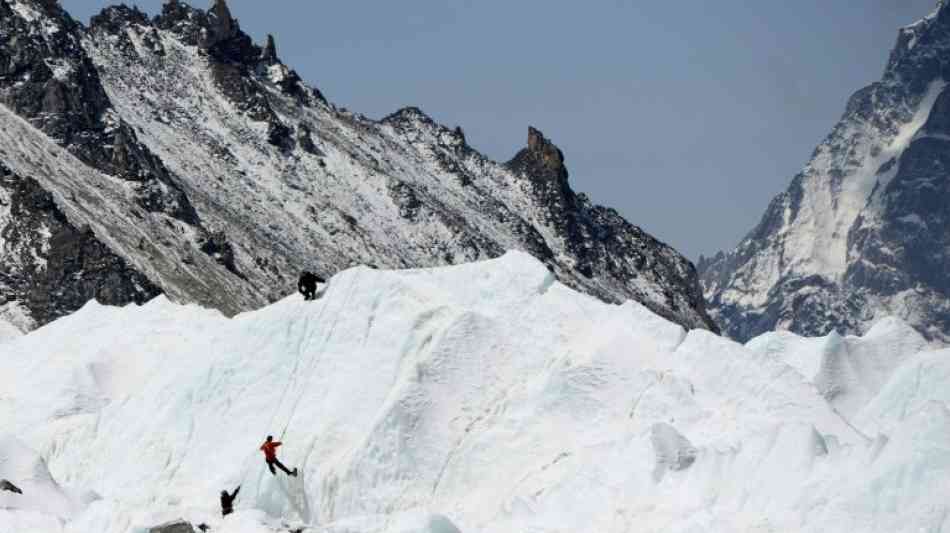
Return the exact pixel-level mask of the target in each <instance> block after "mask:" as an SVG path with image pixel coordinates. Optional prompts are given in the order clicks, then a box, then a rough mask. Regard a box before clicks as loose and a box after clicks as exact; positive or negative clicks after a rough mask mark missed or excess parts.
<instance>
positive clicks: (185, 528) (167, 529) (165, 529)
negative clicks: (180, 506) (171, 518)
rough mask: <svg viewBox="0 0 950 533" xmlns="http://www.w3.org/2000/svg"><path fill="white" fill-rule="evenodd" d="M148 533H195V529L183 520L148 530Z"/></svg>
mask: <svg viewBox="0 0 950 533" xmlns="http://www.w3.org/2000/svg"><path fill="white" fill-rule="evenodd" d="M148 533H195V528H194V526H192V525H191V524H189V523H188V522H185V521H184V520H178V521H175V522H169V523H168V524H163V525H160V526H155V527H153V528H149V530H148Z"/></svg>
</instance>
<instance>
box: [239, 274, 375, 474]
mask: <svg viewBox="0 0 950 533" xmlns="http://www.w3.org/2000/svg"><path fill="white" fill-rule="evenodd" d="M357 278H358V273H354V275H353V278H352V279H351V281H350V284H349V286H348V288H347V290H346V293H345V295H344V298H343V301H342V305H341V307H340V308H339V309H338V310H337V311H336V313H335V317H334V319H333V323H332V324H331V325H330V329H329V330H328V332H327V335H326V336H325V337H324V339H323V342H322V343H321V345H320V348H319V349H318V350H316V351H315V352H314V354H313V356H311V359H310V362H309V364H308V365H307V366H306V370H304V371H303V372H301V371H300V370H301V366H300V363H301V361H302V360H303V344H304V342H305V339H308V338H310V335H309V331H310V328H311V324H314V323H316V324H322V323H323V322H322V318H323V316H324V314H326V310H327V308H328V307H329V305H330V298H329V297H328V293H329V287H328V288H327V290H326V291H325V293H324V297H323V300H324V302H323V305H322V306H321V307H320V312H319V313H318V314H317V317H316V319H315V320H312V321H311V320H307V321H306V322H305V324H306V328H305V331H304V332H302V334H301V338H300V342H299V343H298V347H297V357H296V359H295V361H294V366H293V369H292V370H291V373H290V377H289V379H288V380H287V384H286V385H285V386H284V390H283V391H282V392H281V395H280V401H279V402H278V403H277V405H276V406H275V407H274V411H273V413H272V414H271V417H270V420H269V421H268V423H267V427H268V428H271V427H273V425H274V422H275V421H276V420H277V416H278V414H280V412H281V407H283V405H284V401H285V400H286V399H287V398H288V397H289V396H288V393H289V392H290V390H291V389H292V388H293V386H294V385H295V384H296V383H297V382H298V381H299V377H298V376H299V375H300V374H305V375H307V376H309V375H310V373H311V372H312V371H313V369H314V367H315V365H316V363H317V361H319V359H320V357H322V353H323V351H324V350H325V349H326V347H327V345H328V344H329V341H330V339H331V338H332V337H333V331H334V330H335V329H336V326H337V324H338V323H339V321H340V315H341V314H342V311H343V310H344V309H345V308H346V306H347V305H348V304H349V300H350V297H351V296H352V294H353V290H354V289H355V287H356V281H357ZM289 329H290V328H288V330H289ZM307 382H309V379H308V380H307ZM304 392H305V391H302V392H301V394H300V395H299V396H298V397H297V399H296V400H295V401H294V403H293V406H292V407H291V409H290V416H289V417H288V419H287V423H286V424H285V425H284V428H283V430H281V433H280V437H279V439H278V440H280V439H283V437H284V435H285V434H286V433H287V429H288V428H289V427H290V423H291V421H292V420H293V417H294V413H295V412H296V410H297V407H298V406H299V405H300V400H301V399H302V398H303V396H304ZM256 453H257V452H256V451H255V452H253V454H256ZM253 465H254V462H253V461H252V462H249V463H247V464H246V466H245V467H244V472H243V473H242V475H241V482H240V483H241V484H242V485H243V484H244V482H245V480H246V479H247V476H248V474H249V473H250V470H251V468H252V467H253ZM258 485H260V478H258Z"/></svg>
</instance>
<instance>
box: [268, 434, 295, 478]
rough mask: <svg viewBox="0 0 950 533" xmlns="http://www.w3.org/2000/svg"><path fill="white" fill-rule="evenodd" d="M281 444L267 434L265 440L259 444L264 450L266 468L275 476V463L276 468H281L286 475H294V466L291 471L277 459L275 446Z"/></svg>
mask: <svg viewBox="0 0 950 533" xmlns="http://www.w3.org/2000/svg"><path fill="white" fill-rule="evenodd" d="M281 444H283V443H281V442H279V441H275V440H274V437H273V436H272V435H268V436H267V440H266V441H264V444H262V445H261V451H262V452H264V460H265V461H267V468H269V469H270V473H271V474H273V475H275V476H276V475H277V470H274V466H275V465H276V466H277V468H280V469H281V470H283V471H284V473H285V474H287V475H288V476H296V475H297V469H296V468H294V470H293V471H292V472H291V471H290V470H287V467H286V466H284V465H283V464H282V463H281V462H280V461H279V460H278V459H277V447H278V446H280V445H281Z"/></svg>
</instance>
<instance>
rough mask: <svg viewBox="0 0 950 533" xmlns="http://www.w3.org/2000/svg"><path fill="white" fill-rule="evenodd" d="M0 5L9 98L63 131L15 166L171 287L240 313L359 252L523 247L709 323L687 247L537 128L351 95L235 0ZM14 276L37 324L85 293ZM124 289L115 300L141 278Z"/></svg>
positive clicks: (407, 262) (17, 299)
mask: <svg viewBox="0 0 950 533" xmlns="http://www.w3.org/2000/svg"><path fill="white" fill-rule="evenodd" d="M0 24H2V25H4V27H3V28H0V29H3V30H5V31H4V35H7V39H6V41H4V42H0V56H3V57H0V59H5V58H6V59H8V61H7V64H8V65H10V66H9V67H8V68H6V69H5V70H3V71H0V101H2V103H3V104H4V105H7V106H9V107H10V109H11V110H12V111H14V112H15V113H16V114H17V115H19V116H20V117H22V118H25V119H27V120H28V121H30V123H31V124H32V125H33V126H34V127H36V128H37V129H38V130H39V131H42V132H43V133H44V134H45V135H46V136H48V137H49V138H51V140H52V141H54V142H55V144H58V145H59V146H60V147H64V148H66V151H65V153H62V152H60V151H58V150H56V149H54V148H52V147H46V148H42V149H40V150H39V151H36V150H33V149H28V148H25V147H23V146H20V145H22V139H31V140H30V142H31V143H33V144H34V145H36V146H40V145H45V144H46V142H47V141H45V140H43V139H39V138H36V137H35V136H34V135H32V134H31V133H30V132H24V133H23V135H22V139H19V138H10V139H8V141H7V145H8V147H9V148H10V149H11V150H10V151H11V152H22V153H30V154H33V155H32V156H31V157H29V158H23V157H15V155H16V154H10V155H8V156H7V157H6V159H8V160H9V161H10V162H9V163H8V165H7V166H9V167H11V168H12V169H13V170H14V171H15V175H17V176H19V177H21V178H35V179H36V180H37V182H38V183H39V184H40V186H41V187H43V188H44V189H46V190H47V191H48V192H49V193H50V194H51V195H52V197H53V198H54V199H55V201H56V202H57V203H58V204H61V207H62V211H63V212H64V213H66V216H67V218H69V216H70V214H72V213H77V212H82V211H84V210H85V211H88V214H87V215H85V218H84V219H83V220H81V221H78V222H77V223H76V225H77V226H82V225H83V224H87V225H89V226H90V227H91V228H92V229H93V232H94V234H95V235H96V236H97V238H98V239H99V240H100V241H101V242H104V243H106V244H107V248H108V249H109V250H111V251H112V252H114V253H115V254H116V255H117V257H119V258H121V259H123V260H124V261H125V262H126V263H127V264H128V265H130V268H132V269H133V270H135V271H137V272H139V273H140V274H142V275H143V276H144V278H145V279H147V280H149V281H150V283H151V284H152V285H154V286H155V287H157V288H158V289H159V290H160V292H163V293H165V294H168V295H169V296H170V297H171V298H173V299H175V300H178V301H183V302H197V303H201V304H202V305H207V306H210V307H215V308H218V309H220V310H222V311H224V312H226V313H228V314H234V313H237V312H240V311H243V310H247V309H251V308H254V307H259V306H261V305H263V304H265V303H268V302H272V301H275V300H277V299H278V298H279V297H281V296H282V295H283V294H286V292H288V291H289V290H292V289H291V287H293V286H294V283H295V281H296V275H297V274H298V273H299V272H300V271H301V270H304V269H308V270H313V271H316V272H317V273H319V274H322V275H324V276H328V275H331V274H333V273H334V272H336V271H339V270H341V269H343V268H346V267H348V266H350V265H352V264H354V263H365V264H369V265H375V266H379V267H395V268H405V267H420V266H437V265H442V264H454V263H459V262H467V261H473V260H478V259H486V258H490V257H497V256H499V255H501V254H502V253H503V252H504V251H505V250H508V249H523V250H525V251H528V252H529V253H531V254H532V255H534V256H535V257H538V258H540V259H541V260H542V261H544V262H545V263H546V264H547V265H548V266H549V268H551V270H552V272H554V274H555V275H556V276H557V277H558V279H560V280H562V281H564V282H565V283H567V284H569V285H571V286H572V287H575V288H578V289H580V290H582V291H584V292H588V293H590V294H592V295H594V296H597V297H598V298H601V299H603V300H605V301H611V302H621V301H623V300H626V299H634V300H637V301H640V302H642V303H643V304H644V305H646V306H648V307H650V308H651V309H653V310H654V311H655V312H657V313H659V314H661V315H663V316H665V317H668V318H670V319H672V320H675V321H677V322H679V323H681V324H683V325H685V326H687V327H703V328H709V329H713V330H716V326H715V324H714V323H713V322H712V321H711V319H710V318H709V317H708V315H707V314H706V312H705V308H704V305H705V304H704V302H703V299H702V294H701V290H700V288H699V283H698V278H697V276H696V272H695V268H694V267H693V265H692V264H691V263H690V262H689V261H687V260H686V259H685V258H683V257H682V256H681V255H680V254H678V253H677V252H676V251H675V250H673V249H672V248H670V247H669V246H667V245H665V244H663V243H661V242H660V241H658V240H656V239H654V238H653V237H652V236H650V235H648V234H646V233H645V232H643V231H642V230H641V229H640V228H638V227H636V226H634V225H632V224H630V223H628V222H627V221H625V220H624V219H623V218H622V217H620V216H619V214H617V212H616V211H614V210H612V209H608V208H603V207H600V206H595V205H593V204H592V203H591V202H590V200H589V199H588V198H587V197H586V196H585V195H583V194H579V193H575V192H574V191H573V189H572V188H571V187H570V183H569V181H568V172H567V168H566V166H565V165H564V156H563V153H562V152H561V151H560V149H558V148H557V147H556V146H555V145H554V144H553V143H552V142H551V141H549V140H548V139H546V138H545V137H544V136H543V134H542V133H541V132H539V131H538V130H535V129H534V128H530V129H529V135H528V141H527V146H526V147H525V148H524V149H522V150H521V151H519V152H518V153H517V154H516V155H515V157H514V158H513V159H512V160H511V161H509V162H507V163H500V162H495V161H492V160H491V159H489V158H486V157H485V156H483V155H482V154H480V153H479V152H477V151H476V150H475V149H473V148H471V147H470V146H468V144H467V143H466V141H465V137H464V133H463V132H462V130H461V128H455V129H450V128H447V127H445V126H442V125H439V124H437V123H436V122H435V121H433V120H432V119H431V118H429V117H428V116H426V115H425V114H424V113H423V112H422V111H421V110H419V109H418V108H404V109H402V110H399V111H396V112H395V113H393V114H392V115H390V116H388V117H386V118H384V119H382V120H379V121H374V120H369V119H366V118H365V117H363V116H362V115H358V114H354V113H351V112H348V111H345V110H342V109H339V108H337V107H336V106H334V105H333V104H332V103H330V102H328V101H327V100H326V99H325V98H324V96H323V95H322V94H321V93H320V91H319V90H318V89H316V88H313V87H310V86H308V85H307V84H306V83H305V82H304V81H303V80H301V78H300V76H299V75H297V74H296V72H295V71H293V69H291V68H290V67H288V66H286V65H284V64H283V63H282V62H281V61H280V59H279V56H278V54H277V43H276V41H275V39H274V38H273V37H272V36H270V37H269V38H268V39H267V42H266V43H265V44H264V46H259V45H257V44H255V43H254V42H253V41H252V40H251V38H250V37H249V36H247V34H245V33H244V32H243V31H242V30H241V29H240V24H239V23H238V22H237V20H236V19H235V18H234V17H233V16H232V14H231V12H230V10H229V9H228V6H227V3H226V2H224V1H216V2H215V3H214V4H213V5H212V7H211V9H210V10H208V11H203V10H200V9H196V8H193V7H190V6H188V5H187V4H185V3H183V2H180V1H177V0H171V1H169V2H167V3H165V4H164V6H163V8H162V11H161V13H160V14H158V15H155V16H154V17H151V18H149V17H148V16H147V15H146V14H145V13H143V12H141V11H139V10H138V9H136V8H134V7H127V6H112V7H108V8H105V9H104V10H103V11H102V12H101V13H100V14H98V15H96V16H94V17H92V18H91V19H90V23H89V25H88V27H86V26H83V25H81V24H78V23H76V22H74V21H72V19H71V18H70V17H69V15H68V14H67V13H66V12H65V11H63V10H62V9H61V8H60V7H59V6H58V4H56V3H55V2H52V3H42V2H39V1H38V0H3V1H2V2H0ZM51 65H52V66H51ZM7 118H8V119H9V117H7ZM21 127H22V124H12V123H11V125H10V129H11V130H13V129H19V128H21ZM43 151H45V152H47V153H55V154H58V155H57V157H60V158H67V157H75V158H76V159H78V160H79V161H81V162H82V164H84V165H85V166H87V167H89V168H90V169H92V170H93V171H94V172H93V174H90V173H89V172H86V171H85V170H83V171H81V172H79V171H77V172H78V173H79V174H81V175H82V176H84V179H90V180H93V181H94V182H96V183H100V184H101V185H99V186H100V187H103V188H105V189H107V190H109V191H110V192H109V194H108V195H107V198H105V199H101V198H100V199H94V198H92V197H90V196H89V194H88V191H83V190H81V189H82V187H79V186H78V185H77V183H78V181H76V180H71V179H61V178H60V177H57V176H51V175H49V173H48V172H46V171H45V170H44V168H47V167H49V168H52V167H56V168H58V169H59V171H60V172H61V173H63V174H64V175H68V174H70V172H71V171H70V170H69V169H68V168H66V166H64V164H63V163H62V161H59V162H48V161H44V160H43V159H44V158H45V157H46V156H43V155H42V154H41V153H42V152H43ZM0 161H4V159H3V158H0ZM96 173H98V174H96ZM66 182H70V183H72V185H68V186H67V185H64V183H66ZM73 182H75V183H73ZM96 202H106V203H105V204H103V205H102V206H100V207H99V208H96V207H95V203H96ZM79 204H82V205H79ZM100 208H101V211H102V213H98V214H97V213H96V212H95V211H96V210H97V209H100ZM97 215H98V216H97ZM36 238H37V239H40V240H42V239H41V238H40V236H37V237H36ZM4 269H5V270H6V272H7V276H6V277H7V278H10V279H18V280H20V281H19V282H18V283H19V286H21V287H29V286H30V285H35V284H36V283H37V282H36V280H34V279H33V277H34V276H33V275H32V274H31V273H30V272H27V271H26V270H25V269H24V268H23V266H22V265H20V264H19V263H17V262H14V261H6V264H5V265H4ZM55 274H56V275H54V276H52V277H53V278H58V280H61V279H62V277H63V276H64V274H63V273H55ZM58 280H54V281H52V282H51V283H55V282H56V281H58ZM110 283H111V282H106V281H102V280H100V281H96V282H94V283H91V284H87V285H89V287H92V288H87V289H86V290H85V292H84V293H83V294H84V295H85V296H86V297H90V298H91V297H98V291H108V290H111V289H110V287H112V285H110ZM113 288H114V287H113ZM9 292H10V293H11V294H12V297H10V298H8V300H9V302H8V304H17V305H19V306H20V307H19V310H20V311H21V312H20V313H19V314H20V315H26V317H25V318H27V319H29V321H32V324H33V326H36V325H42V324H44V323H47V322H49V321H50V320H52V319H55V318H57V317H58V316H62V314H63V313H65V312H67V309H68V308H73V309H75V308H76V305H77V304H78V302H76V301H71V302H69V303H68V304H66V303H64V304H63V305H61V306H59V308H61V309H62V311H61V312H58V313H53V314H49V313H42V312H39V313H37V311H38V309H39V308H38V307H37V306H35V305H32V306H30V305H27V306H25V308H24V306H23V304H22V303H23V302H27V301H30V298H29V295H28V294H23V290H20V291H19V292H16V291H14V290H13V289H9ZM112 292H113V293H115V295H116V296H117V298H114V300H115V301H114V302H113V303H129V302H136V301H138V300H140V299H141V298H143V297H145V296H143V295H137V294H133V293H132V292H128V291H121V290H112ZM47 293H48V294H50V295H51V296H50V297H49V298H51V299H52V300H55V299H56V295H55V291H47ZM7 310H8V311H9V309H7ZM2 314H3V311H2V310H0V316H2ZM11 314H16V313H9V312H8V313H7V315H8V317H9V316H10V315H11ZM23 318H24V317H22V316H21V317H19V319H21V320H22V319H23Z"/></svg>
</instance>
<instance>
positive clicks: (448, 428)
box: [0, 253, 950, 533]
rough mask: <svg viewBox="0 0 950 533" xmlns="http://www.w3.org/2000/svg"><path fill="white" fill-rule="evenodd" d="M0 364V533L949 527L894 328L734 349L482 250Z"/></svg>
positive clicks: (940, 377) (900, 328)
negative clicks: (277, 468)
mask: <svg viewBox="0 0 950 533" xmlns="http://www.w3.org/2000/svg"><path fill="white" fill-rule="evenodd" d="M0 349H2V353H3V357H0V432H2V433H4V434H5V435H0V479H7V480H9V481H10V482H12V483H13V484H15V485H16V486H18V487H19V488H20V489H22V492H23V494H15V493H10V492H3V491H0V531H4V532H12V533H28V532H29V533H32V532H42V533H60V532H69V533H88V532H93V531H94V532H97V533H129V532H132V533H146V532H147V531H148V528H149V527H152V526H156V525H159V524H165V523H168V522H172V521H176V520H179V519H184V520H186V521H188V522H190V523H192V524H194V525H196V526H198V525H201V524H205V525H208V526H210V527H211V529H210V531H213V532H215V533H275V532H278V531H279V532H286V531H290V530H293V531H299V530H301V529H303V530H304V531H307V532H325V533H344V532H361V533H370V532H386V533H409V532H427V533H453V532H458V531H461V532H464V533H474V532H484V533H490V532H498V531H546V532H565V533H566V532H571V533H575V532H578V531H597V532H605V533H611V532H617V533H620V532H628V531H642V532H695V531H730V532H746V531H748V532H762V531H800V532H822V533H833V532H855V531H860V532H888V533H895V532H907V533H910V532H914V533H916V532H919V531H946V530H947V528H948V527H950V522H948V518H947V517H948V513H947V509H948V507H947V505H948V503H947V502H948V501H950V483H947V479H948V478H950V454H948V447H947V446H948V444H947V443H948V442H950V410H948V408H947V405H948V402H950V388H948V387H947V386H946V383H947V382H948V380H950V350H942V351H934V352H928V351H927V350H928V345H927V342H926V341H925V340H924V339H923V338H922V336H921V335H920V334H919V333H917V332H916V331H915V330H914V329H913V328H911V327H909V326H907V325H905V324H903V323H902V322H901V321H899V320H897V319H886V320H884V321H882V322H880V323H878V324H877V325H875V326H874V327H873V328H872V329H871V330H870V331H869V332H868V333H867V334H866V335H865V336H864V337H862V338H858V337H842V336H839V335H837V334H832V335H830V336H828V337H825V338H817V339H804V338H800V337H797V336H795V335H793V334H790V333H787V332H781V333H771V334H768V335H766V336H763V337H760V338H757V339H755V340H753V341H752V342H750V343H749V344H748V345H746V346H743V345H740V344H737V343H735V342H733V341H730V340H728V339H724V338H722V337H718V336H716V335H713V334H711V333H710V332H708V331H703V330H693V331H690V332H687V331H685V330H684V329H683V328H681V327H680V326H678V325H676V324H673V323H671V322H668V321H666V320H665V319H663V318H661V317H659V316H657V315H655V314H653V313H652V312H650V311H649V310H647V309H646V308H644V307H643V306H641V305H639V304H636V303H633V302H629V303H626V304H624V305H621V306H617V305H609V304H605V303H603V302H600V301H598V300H596V299H594V298H592V297H590V296H587V295H584V294H581V293H578V292H575V291H573V290H571V289H569V288H567V287H565V286H564V285H562V284H560V283H559V282H557V281H556V280H555V278H554V276H553V274H552V273H551V272H549V271H548V270H547V268H546V267H545V265H544V264H542V263H540V262H538V261H537V260H536V259H534V258H532V257H531V256H529V255H527V254H524V253H509V254H506V255H504V256H503V257H501V258H499V259H496V260H492V261H488V262H483V263H475V264H466V265H461V266H454V267H443V268H440V269H432V270H404V271H385V270H372V269H369V268H365V267H359V268H355V269H350V270H346V271H344V272H341V273H339V274H338V275H337V276H335V277H334V278H333V279H332V280H331V281H330V283H329V286H328V287H327V288H325V295H324V296H323V297H322V298H321V299H319V300H317V301H315V302H304V301H303V299H302V298H301V297H300V296H299V295H293V296H290V297H288V298H286V299H284V300H282V301H280V302H278V303H276V304H273V305H271V306H269V307H266V308H264V309H261V310H258V311H254V312H250V313H244V314H241V315H238V316H237V317H235V318H233V319H228V318H226V317H224V316H222V315H221V314H220V313H218V312H217V311H212V310H207V309H202V308H199V307H197V306H179V305H175V304H172V303H170V302H169V301H168V300H167V299H165V298H164V297H159V298H157V299H155V300H153V301H152V302H150V303H148V304H146V305H144V306H142V307H136V306H129V307H126V308H117V307H109V306H101V305H99V304H96V303H95V302H90V303H89V304H88V305H87V306H85V307H83V308H82V309H81V310H79V311H78V312H76V313H74V314H72V315H70V316H67V317H65V318H63V319H60V320H57V321H55V322H54V323H52V324H50V325H48V326H46V327H44V328H41V329H39V330H37V331H34V332H32V333H30V334H29V335H27V336H25V337H21V338H19V339H15V340H12V341H10V342H8V343H7V344H5V345H3V346H2V347H0ZM268 433H272V434H274V435H275V436H277V437H279V438H280V439H281V440H282V441H283V446H282V447H281V448H279V452H280V457H281V458H282V460H283V461H284V462H285V463H286V464H288V466H292V467H298V468H299V470H300V476H299V478H296V479H294V478H286V477H284V476H282V475H281V476H278V477H273V476H271V474H270V473H269V472H267V469H266V467H265V466H264V464H263V459H262V457H261V454H260V452H259V451H258V446H259V445H260V443H261V441H262V440H263V438H264V436H265V435H266V434H268ZM238 484H241V485H242V489H241V493H240V495H239V497H238V499H237V502H236V513H235V514H234V515H231V516H229V517H228V518H226V519H222V518H221V517H220V510H219V507H218V494H219V492H220V491H221V490H225V489H227V490H232V489H234V488H235V487H236V486H237V485H238ZM304 528H305V529H304ZM177 531H181V530H177Z"/></svg>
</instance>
